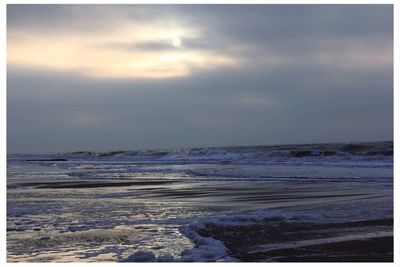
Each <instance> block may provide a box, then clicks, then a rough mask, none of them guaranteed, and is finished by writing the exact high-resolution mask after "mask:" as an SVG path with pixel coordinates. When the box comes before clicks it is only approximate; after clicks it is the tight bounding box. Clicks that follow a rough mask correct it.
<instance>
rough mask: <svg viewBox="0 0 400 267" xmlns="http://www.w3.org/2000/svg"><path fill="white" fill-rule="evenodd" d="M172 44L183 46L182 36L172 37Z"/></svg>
mask: <svg viewBox="0 0 400 267" xmlns="http://www.w3.org/2000/svg"><path fill="white" fill-rule="evenodd" d="M172 45H173V46H175V47H181V45H182V41H181V38H179V37H175V38H174V39H172Z"/></svg>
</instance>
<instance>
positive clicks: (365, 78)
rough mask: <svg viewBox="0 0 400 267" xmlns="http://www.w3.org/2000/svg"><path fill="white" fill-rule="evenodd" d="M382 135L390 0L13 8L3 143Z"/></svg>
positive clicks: (63, 148) (388, 102) (388, 81)
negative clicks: (378, 0) (369, 1)
mask: <svg viewBox="0 0 400 267" xmlns="http://www.w3.org/2000/svg"><path fill="white" fill-rule="evenodd" d="M380 140H382V141H384V140H385V141H386V140H393V9H392V5H7V153H47V152H68V151H82V150H85V151H108V150H134V149H157V148H176V147H213V146H240V145H272V144H296V143H325V142H355V141H380Z"/></svg>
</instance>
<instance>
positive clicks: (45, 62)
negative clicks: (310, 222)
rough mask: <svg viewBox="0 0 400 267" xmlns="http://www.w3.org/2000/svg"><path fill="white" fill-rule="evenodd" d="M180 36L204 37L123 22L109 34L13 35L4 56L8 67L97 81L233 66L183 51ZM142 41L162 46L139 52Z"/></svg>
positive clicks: (227, 59)
mask: <svg viewBox="0 0 400 267" xmlns="http://www.w3.org/2000/svg"><path fill="white" fill-rule="evenodd" d="M177 36H179V37H177ZM184 38H190V39H192V40H193V39H194V40H196V39H199V40H201V38H203V36H202V34H201V32H200V31H198V30H196V29H189V28H184V27H177V26H175V27H173V28H171V26H168V25H167V26H163V25H159V24H151V23H134V24H133V23H126V24H125V25H124V26H123V27H118V28H117V29H115V30H112V31H104V32H92V33H83V32H82V33H79V32H78V33H73V34H71V33H63V32H58V33H51V34H49V33H47V34H46V33H41V32H35V31H34V32H26V31H13V32H12V33H11V34H9V36H8V39H7V49H8V53H7V56H8V64H9V65H15V66H24V67H26V66H31V67H38V68H47V69H51V70H59V71H75V72H78V73H79V74H81V75H86V76H92V77H96V78H145V79H148V78H150V79H152V78H170V77H181V76H187V75H189V74H191V73H192V72H193V71H194V70H195V69H210V68H217V67H222V66H234V65H237V64H238V60H237V59H235V58H233V57H231V56H229V55H224V54H221V53H220V52H218V53H217V52H216V51H212V50H201V49H187V48H185V47H183V46H182V45H181V44H182V43H181V42H182V41H181V40H182V39H184ZM178 40H179V41H178ZM178 42H179V44H178ZM143 43H156V44H162V45H164V48H163V49H142V48H140V46H139V44H143ZM108 44H119V46H116V45H108ZM121 45H122V46H124V47H125V48H124V47H121Z"/></svg>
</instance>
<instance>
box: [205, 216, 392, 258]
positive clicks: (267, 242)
mask: <svg viewBox="0 0 400 267" xmlns="http://www.w3.org/2000/svg"><path fill="white" fill-rule="evenodd" d="M381 231H383V232H386V233H389V236H388V234H386V235H384V236H379V235H377V236H376V237H374V236H373V233H375V232H381ZM392 231H393V218H385V219H380V220H365V221H350V222H345V223H323V224H321V223H300V222H299V223H296V222H285V221H282V220H280V219H275V220H271V219H270V220H268V221H267V220H266V221H264V222H263V223H259V224H249V225H235V226H226V225H224V226H221V225H207V228H206V230H201V231H199V234H200V235H202V236H207V237H213V238H215V239H218V240H221V241H222V242H223V243H224V245H225V246H226V247H227V248H228V250H229V252H230V255H231V256H232V257H234V258H236V259H238V260H240V261H244V262H257V261H277V262H391V261H393V235H391V236H390V233H391V232H392ZM371 233H372V235H369V234H371ZM344 235H345V236H350V237H351V235H354V236H355V237H356V238H354V239H353V240H340V237H343V236H344ZM363 235H365V237H366V238H361V237H357V236H363ZM371 236H372V237H371ZM335 238H338V242H335ZM323 240H326V242H325V243H324V242H322V243H321V241H323ZM305 241H306V242H305ZM313 241H316V242H314V244H313ZM274 244H275V247H276V248H274ZM282 244H284V246H282ZM285 244H287V245H286V246H285ZM296 244H297V245H296ZM303 244H304V245H303ZM315 244H317V245H315ZM265 247H267V249H263V248H265Z"/></svg>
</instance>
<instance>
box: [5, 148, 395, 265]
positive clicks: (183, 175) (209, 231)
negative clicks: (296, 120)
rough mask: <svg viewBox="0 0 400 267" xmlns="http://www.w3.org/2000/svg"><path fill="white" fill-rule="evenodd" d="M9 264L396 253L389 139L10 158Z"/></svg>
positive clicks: (358, 257)
mask: <svg viewBox="0 0 400 267" xmlns="http://www.w3.org/2000/svg"><path fill="white" fill-rule="evenodd" d="M7 261H8V262H174V261H177V262H180V261H183V262H192V261H194V262H283V261H286V262H287V261H289V262H304V261H323V262H343V261H349V262H352V261H375V262H384V261H386V262H387V261H389V262H390V261H393V142H351V143H332V144H301V145H274V146H242V147H211V148H190V149H187V148H185V149H158V150H137V151H109V152H91V151H77V152H71V153H52V154H9V155H8V156H7Z"/></svg>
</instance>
